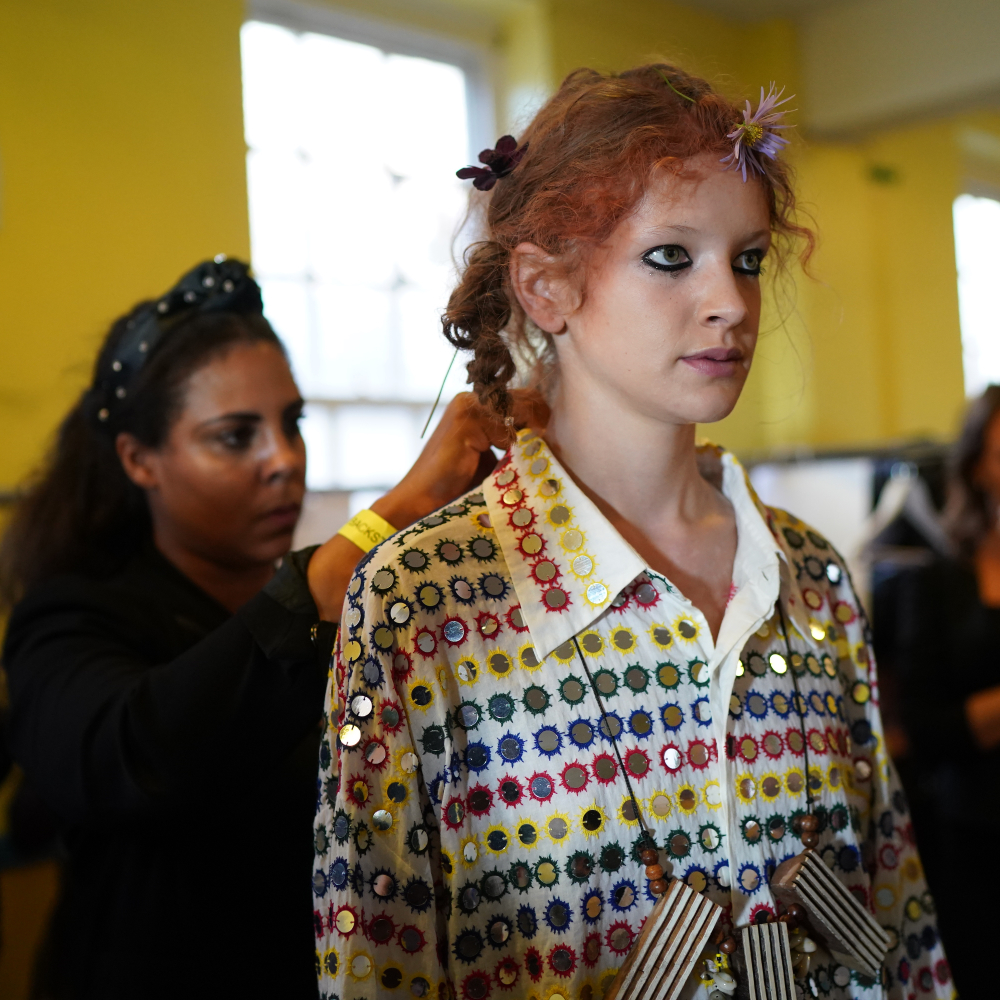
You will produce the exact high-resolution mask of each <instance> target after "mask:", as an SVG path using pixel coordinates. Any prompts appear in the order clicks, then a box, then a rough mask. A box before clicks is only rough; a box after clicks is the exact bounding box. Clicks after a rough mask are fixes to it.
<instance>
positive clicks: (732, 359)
mask: <svg viewBox="0 0 1000 1000" xmlns="http://www.w3.org/2000/svg"><path fill="white" fill-rule="evenodd" d="M742 360H743V352H742V351H741V350H740V349H739V348H738V347H710V348H708V350H705V351H698V352H697V353H696V354H688V355H687V356H686V357H683V358H681V361H683V362H685V363H686V364H688V365H690V366H691V367H692V368H693V369H694V370H695V371H697V372H701V374H702V375H709V376H712V377H715V378H719V377H726V376H730V375H735V374H736V371H737V369H738V368H739V365H740V362H741V361H742Z"/></svg>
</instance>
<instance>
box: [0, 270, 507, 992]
mask: <svg viewBox="0 0 1000 1000" xmlns="http://www.w3.org/2000/svg"><path fill="white" fill-rule="evenodd" d="M301 412H302V399H301V397H300V395H299V391H298V389H297V388H296V385H295V382H294V380H293V378H292V375H291V372H290V370H289V367H288V363H287V360H286V358H285V354H284V352H283V350H282V347H281V345H280V343H279V341H278V339H277V337H276V336H275V334H274V332H273V331H272V330H271V327H270V326H269V325H268V323H267V321H266V320H265V319H264V317H263V315H262V314H261V300H260V292H259V289H258V287H257V285H256V283H255V282H254V281H253V280H252V279H251V278H250V277H249V276H248V274H247V270H246V267H245V266H244V265H242V264H240V263H238V262H236V261H222V262H206V263H204V264H201V265H200V266H199V267H197V268H195V269H194V270H193V271H191V272H190V273H189V274H188V275H186V276H185V277H184V278H183V279H182V280H181V282H180V283H179V284H178V285H177V286H176V287H175V288H173V289H171V290H170V291H169V292H168V293H167V294H166V295H164V296H163V297H162V298H161V299H160V300H159V301H158V302H154V303H144V304H142V305H140V306H138V307H136V308H135V309H133V310H132V312H131V313H129V314H128V315H127V316H125V317H123V318H122V319H120V320H119V321H118V322H116V323H115V324H114V326H113V327H112V329H111V332H110V333H109V335H108V337H107V340H106V341H105V343H104V346H103V347H102V349H101V351H100V354H99V356H98V358H97V362H96V366H95V374H94V382H93V386H92V387H91V388H90V389H89V390H88V391H87V392H86V393H84V395H83V397H82V398H81V400H80V402H79V403H78V404H77V405H76V406H75V407H74V408H73V409H72V410H71V411H70V413H69V414H68V415H67V417H66V419H65V420H64V422H63V425H62V428H61V430H60V432H59V436H58V440H57V443H56V446H55V450H54V452H53V454H52V456H51V458H50V459H49V462H48V465H47V467H46V468H45V469H44V471H43V473H42V476H41V478H40V479H39V481H38V482H37V484H36V485H35V486H34V487H33V488H32V489H31V490H30V491H29V493H28V494H27V495H26V497H25V498H24V500H23V501H22V502H21V504H20V507H19V509H18V510H17V512H16V514H15V517H14V521H13V524H12V525H11V527H10V529H9V531H8V533H7V536H6V538H5V541H4V551H3V563H2V566H3V583H4V585H5V587H6V594H7V596H8V598H11V597H16V598H19V603H18V604H17V606H16V607H15V608H14V611H13V615H12V617H11V621H10V627H9V630H8V634H7V640H6V646H5V649H4V664H5V666H6V669H7V671H8V674H9V679H10V689H11V696H12V702H13V718H12V732H13V744H14V749H15V753H16V756H17V759H18V760H19V761H20V762H21V764H22V765H23V767H24V769H25V771H26V773H27V776H28V779H29V780H30V781H31V782H32V783H33V785H34V786H35V788H36V790H37V791H39V792H40V793H41V794H42V795H43V796H44V797H45V798H46V799H47V801H48V802H49V804H50V805H51V806H52V808H53V809H54V810H55V811H56V813H57V814H58V815H59V816H60V817H61V819H62V821H63V823H64V830H65V842H66V849H67V861H66V866H65V881H64V885H63V893H62V899H61V902H60V905H59V907H58V911H57V913H56V916H55V921H54V926H53V928H52V933H51V939H50V944H49V948H48V949H47V954H46V957H45V961H44V963H43V966H44V968H43V981H42V982H41V983H40V987H41V992H42V995H44V996H47V997H71V998H83V997H95V998H96V997H99V998H102V1000H107V998H117V997H128V998H130V1000H142V998H146V997H161V996H162V997H172V998H176V997H187V996H206V995H209V994H212V995H215V996H220V997H221V996H225V997H232V998H243V997H274V998H279V997H280V998H286V997H287V998H296V997H302V998H305V997H314V996H315V994H316V985H315V971H314V958H313V944H312V905H311V897H310V861H311V856H312V846H311V841H312V834H311V821H312V814H313V807H314V801H315V796H316V791H315V788H316V780H315V774H316V756H317V750H318V746H319V728H318V724H319V721H320V717H321V715H322V705H323V689H324V686H325V684H326V677H327V666H328V660H329V655H330V648H331V646H332V642H333V636H334V632H335V626H334V625H332V624H330V623H329V622H322V621H320V616H319V615H318V613H317V611H316V605H315V603H314V600H313V596H312V595H313V594H316V593H322V594H323V598H324V604H325V606H328V607H331V608H333V607H339V604H340V601H341V599H342V596H343V588H344V585H345V584H346V582H347V580H348V579H349V578H350V574H351V571H352V570H353V567H354V564H355V563H356V561H357V560H358V559H359V558H360V557H361V555H362V550H361V549H360V548H359V547H357V546H356V545H355V544H353V543H352V542H351V541H348V539H347V538H345V537H344V536H342V535H338V536H336V537H335V538H334V539H332V540H331V541H330V542H328V543H327V544H326V545H324V546H322V547H321V548H320V549H319V550H318V551H317V552H315V553H311V552H310V551H308V550H307V551H303V552H299V553H295V554H293V555H292V556H291V557H289V558H288V559H286V560H285V562H284V564H283V565H282V568H281V569H280V570H278V571H277V572H275V570H274V566H275V561H276V560H277V559H279V558H280V557H281V556H284V555H285V554H286V553H287V551H288V549H289V545H290V543H291V539H292V531H293V529H294V527H295V523H296V520H297V518H298V514H299V509H300V506H301V503H302V497H303V492H304V483H305V467H306V455H305V447H304V445H303V442H302V438H301V437H300V435H299V431H298V421H299V418H300V416H301ZM479 412H480V411H478V410H477V409H476V408H475V407H474V406H473V405H471V404H470V402H469V397H464V399H463V400H460V401H459V402H457V403H455V404H453V405H452V406H451V407H449V409H448V410H447V412H446V413H445V416H444V418H443V420H442V422H441V424H440V426H439V427H438V429H437V431H436V432H435V434H434V435H433V437H432V438H431V440H430V441H429V442H428V444H427V446H426V448H425V449H424V453H423V454H422V455H421V458H420V460H419V461H418V462H417V464H416V465H415V466H414V468H413V469H412V470H411V472H410V473H409V474H408V475H407V477H406V478H405V479H404V481H403V482H402V483H401V484H400V485H399V486H397V487H396V488H395V489H394V490H392V491H391V492H389V493H388V494H387V495H386V496H384V497H383V498H382V499H380V500H379V501H377V502H376V504H374V505H373V506H374V509H375V511H377V513H378V514H379V515H380V516H381V518H384V519H385V521H387V522H389V524H390V525H392V526H394V527H396V528H401V527H404V526H405V525H407V524H408V523H410V522H411V521H412V520H414V519H415V518H417V517H419V516H420V515H422V514H426V513H427V512H429V511H430V510H432V509H433V508H435V507H438V506H440V505H441V504H442V503H445V502H447V501H448V500H449V499H450V498H451V497H452V496H454V495H457V494H459V493H460V492H462V491H463V490H464V489H467V488H468V487H469V485H470V484H472V483H473V482H475V481H476V474H477V469H478V470H479V472H483V471H484V468H488V467H489V464H490V461H491V459H492V455H491V454H490V452H489V450H488V449H489V444H490V441H491V436H492V440H495V441H500V440H502V439H503V428H502V425H500V424H499V423H490V422H489V421H485V420H483V421H480V420H479V419H478V414H479ZM481 466H482V467H481ZM377 520H378V519H377V518H376V519H372V518H368V521H369V522H373V521H374V522H375V523H377ZM383 527H384V526H383ZM386 530H389V529H386ZM354 537H358V536H357V535H355V536H354ZM310 556H312V558H311V559H310Z"/></svg>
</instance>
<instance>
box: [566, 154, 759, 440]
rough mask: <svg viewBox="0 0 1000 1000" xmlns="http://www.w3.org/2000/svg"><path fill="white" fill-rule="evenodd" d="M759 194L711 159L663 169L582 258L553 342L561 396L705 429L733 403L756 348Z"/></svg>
mask: <svg viewBox="0 0 1000 1000" xmlns="http://www.w3.org/2000/svg"><path fill="white" fill-rule="evenodd" d="M769 245H770V225H769V216H768V208H767V203H766V201H765V196H764V192H763V190H762V188H761V186H760V185H759V184H758V183H755V182H752V181H751V182H750V183H744V182H743V180H742V178H741V176H740V175H739V174H738V173H736V172H735V171H726V170H723V169H722V168H721V167H720V165H719V164H718V162H717V158H716V157H714V156H699V157H696V158H694V159H692V160H690V161H688V162H687V164H686V165H685V169H684V171H683V173H682V174H681V175H680V176H678V175H674V174H669V173H667V172H666V171H663V172H661V173H659V174H658V176H657V177H656V179H655V181H654V182H653V183H652V184H651V186H650V188H649V190H648V191H647V193H646V196H645V197H644V199H643V200H642V202H641V203H640V205H639V207H638V209H637V210H636V212H635V213H634V214H633V215H632V216H630V217H629V218H628V219H626V220H624V221H623V222H622V223H621V224H620V225H619V226H618V227H617V228H616V229H615V231H614V232H613V233H612V235H611V238H610V239H609V240H608V241H607V243H606V244H605V245H604V246H602V247H600V248H599V249H598V250H597V251H596V252H595V254H594V255H593V257H592V259H591V260H590V261H588V264H587V267H586V270H585V274H584V275H583V280H584V286H583V294H582V296H581V299H580V304H579V306H578V308H576V309H575V311H570V312H569V313H568V314H566V315H565V316H564V317H563V318H564V320H565V330H564V332H563V333H562V334H560V335H558V336H556V338H555V342H556V350H557V352H558V356H559V364H560V372H561V385H562V386H563V388H562V389H561V391H565V392H573V391H574V387H575V388H576V389H577V390H582V391H584V392H586V393H587V394H588V395H589V396H591V397H592V398H594V399H595V400H596V399H597V398H599V397H601V396H603V397H606V398H608V399H609V400H610V401H611V402H612V403H613V404H614V405H616V406H624V407H626V408H628V409H629V410H631V411H634V412H637V413H639V414H641V415H642V416H644V417H647V418H652V419H654V420H658V421H666V422H670V423H678V424H690V423H695V422H705V423H708V422H712V421H715V420H720V419H721V418H722V417H724V416H726V415H727V414H728V413H729V412H730V411H731V410H732V409H733V407H734V406H735V405H736V401H737V399H738V398H739V395H740V391H741V390H742V388H743V384H744V382H745V381H746V377H747V373H748V372H749V370H750V362H751V360H752V358H753V352H754V348H755V346H756V343H757V329H758V323H759V319H760V278H759V275H760V266H761V262H762V260H763V259H764V256H765V254H766V253H767V250H768V247H769Z"/></svg>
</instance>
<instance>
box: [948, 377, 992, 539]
mask: <svg viewBox="0 0 1000 1000" xmlns="http://www.w3.org/2000/svg"><path fill="white" fill-rule="evenodd" d="M997 414H1000V385H990V386H987V388H986V391H985V392H984V393H983V394H982V395H981V396H980V397H979V398H978V399H977V400H975V402H973V403H972V404H971V405H970V406H969V409H968V410H967V411H966V414H965V420H964V421H963V423H962V431H961V433H960V434H959V436H958V440H957V441H956V442H955V444H954V446H953V447H952V453H951V458H950V461H949V468H948V489H947V497H946V500H945V506H944V513H943V515H942V523H943V525H944V529H945V531H947V533H948V537H949V538H950V539H951V542H952V544H953V545H954V546H955V551H956V553H957V554H958V555H959V556H960V557H961V558H963V559H971V558H972V557H973V556H974V555H975V553H976V549H977V548H978V547H979V543H980V542H981V541H982V540H983V537H984V536H985V535H986V534H987V532H989V531H990V530H991V529H992V528H993V526H994V523H995V521H996V511H995V510H994V508H993V504H992V503H991V501H990V497H989V495H988V494H987V493H986V491H985V490H983V489H982V488H981V487H980V486H979V485H978V484H977V482H976V466H978V465H979V460H980V459H981V458H982V457H983V448H984V446H985V443H986V429H987V428H988V427H989V425H990V424H991V423H992V421H993V418H994V417H996V416H997Z"/></svg>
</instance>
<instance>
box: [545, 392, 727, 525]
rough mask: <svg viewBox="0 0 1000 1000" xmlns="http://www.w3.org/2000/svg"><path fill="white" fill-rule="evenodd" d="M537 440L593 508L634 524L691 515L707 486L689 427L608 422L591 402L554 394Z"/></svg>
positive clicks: (622, 416)
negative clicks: (545, 445)
mask: <svg viewBox="0 0 1000 1000" xmlns="http://www.w3.org/2000/svg"><path fill="white" fill-rule="evenodd" d="M545 439H546V442H547V443H548V445H549V447H550V448H551V449H552V451H553V453H554V454H555V456H556V458H558V459H559V461H560V463H562V464H563V465H564V466H565V467H566V469H567V471H569V472H570V474H571V475H572V476H573V478H574V479H575V480H576V482H577V483H578V485H579V486H580V487H581V488H582V489H583V490H584V492H586V493H587V494H588V495H590V496H591V498H592V499H594V500H595V502H596V503H597V504H598V506H599V507H602V508H607V507H610V508H612V509H613V510H614V511H616V512H617V514H618V515H619V516H621V517H622V518H624V519H625V520H626V521H629V522H631V523H632V524H635V525H644V524H649V523H650V522H657V521H660V520H662V519H663V518H667V519H671V520H672V519H674V518H680V519H681V520H685V519H687V518H688V517H690V516H692V515H695V513H696V509H697V507H698V504H699V501H698V498H699V496H700V495H702V493H703V491H704V490H705V489H706V488H707V487H708V484H707V483H706V482H705V480H704V479H702V477H701V475H700V473H699V471H698V462H697V450H696V448H695V427H694V424H670V423H664V422H663V421H661V420H654V419H651V418H647V417H644V416H643V415H641V414H636V413H630V412H622V411H616V412H615V413H614V415H613V416H610V415H609V414H608V413H607V412H606V411H605V410H603V408H601V407H599V406H595V405H594V404H593V401H591V400H587V399H583V398H581V397H579V396H567V395H564V394H559V395H558V397H557V399H556V400H555V401H554V405H553V407H552V416H551V419H550V420H549V423H548V427H547V429H546V431H545Z"/></svg>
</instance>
